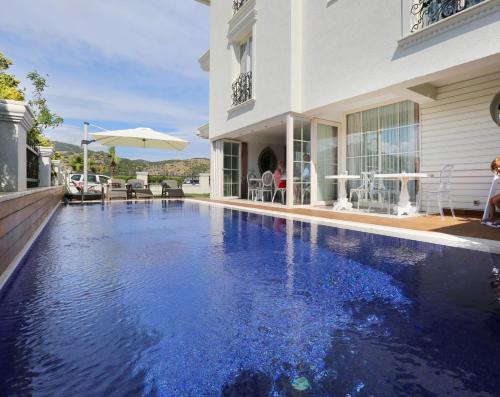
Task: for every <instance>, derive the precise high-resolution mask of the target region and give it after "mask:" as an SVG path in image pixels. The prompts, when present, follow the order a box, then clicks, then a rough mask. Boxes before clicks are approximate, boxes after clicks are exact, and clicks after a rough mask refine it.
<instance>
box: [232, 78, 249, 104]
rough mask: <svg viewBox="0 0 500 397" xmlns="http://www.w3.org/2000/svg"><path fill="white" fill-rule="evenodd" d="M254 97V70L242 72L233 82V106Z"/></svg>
mask: <svg viewBox="0 0 500 397" xmlns="http://www.w3.org/2000/svg"><path fill="white" fill-rule="evenodd" d="M250 99H252V72H248V73H242V74H240V76H239V77H238V78H237V79H236V81H235V82H234V83H233V95H232V102H233V106H238V105H239V104H242V103H243V102H246V101H248V100H250Z"/></svg>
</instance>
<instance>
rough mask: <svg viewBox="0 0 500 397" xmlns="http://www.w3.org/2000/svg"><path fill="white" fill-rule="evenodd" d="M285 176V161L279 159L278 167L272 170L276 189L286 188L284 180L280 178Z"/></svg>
mask: <svg viewBox="0 0 500 397" xmlns="http://www.w3.org/2000/svg"><path fill="white" fill-rule="evenodd" d="M284 176H285V162H284V161H283V160H280V161H279V162H278V167H277V168H276V170H275V171H274V182H275V185H276V186H277V188H278V189H284V188H286V180H281V179H282V178H283V177H284Z"/></svg>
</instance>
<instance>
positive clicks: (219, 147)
mask: <svg viewBox="0 0 500 397" xmlns="http://www.w3.org/2000/svg"><path fill="white" fill-rule="evenodd" d="M222 165H223V141H222V139H219V140H217V141H212V148H211V158H210V177H211V192H210V198H212V199H215V200H216V199H221V198H223V196H224V172H223V168H222Z"/></svg>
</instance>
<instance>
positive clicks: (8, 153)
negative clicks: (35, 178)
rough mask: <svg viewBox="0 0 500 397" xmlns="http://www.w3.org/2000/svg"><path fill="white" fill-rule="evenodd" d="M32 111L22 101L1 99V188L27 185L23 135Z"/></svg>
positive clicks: (22, 188)
mask: <svg viewBox="0 0 500 397" xmlns="http://www.w3.org/2000/svg"><path fill="white" fill-rule="evenodd" d="M32 120H33V113H32V112H31V110H30V108H29V106H28V105H27V104H26V103H24V102H19V101H11V100H0V121H1V122H0V192H20V191H25V190H26V189H27V187H28V186H27V179H26V178H27V176H26V169H27V156H26V155H27V154H26V136H27V131H28V130H29V129H30V128H31V125H32Z"/></svg>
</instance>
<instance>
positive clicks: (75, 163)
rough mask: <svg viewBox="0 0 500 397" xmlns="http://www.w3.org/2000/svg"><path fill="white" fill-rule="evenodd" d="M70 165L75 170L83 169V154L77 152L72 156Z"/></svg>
mask: <svg viewBox="0 0 500 397" xmlns="http://www.w3.org/2000/svg"><path fill="white" fill-rule="evenodd" d="M69 165H70V166H71V168H72V169H73V171H74V172H81V171H83V155H82V154H79V153H77V154H74V155H73V156H71V158H70V159H69Z"/></svg>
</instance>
